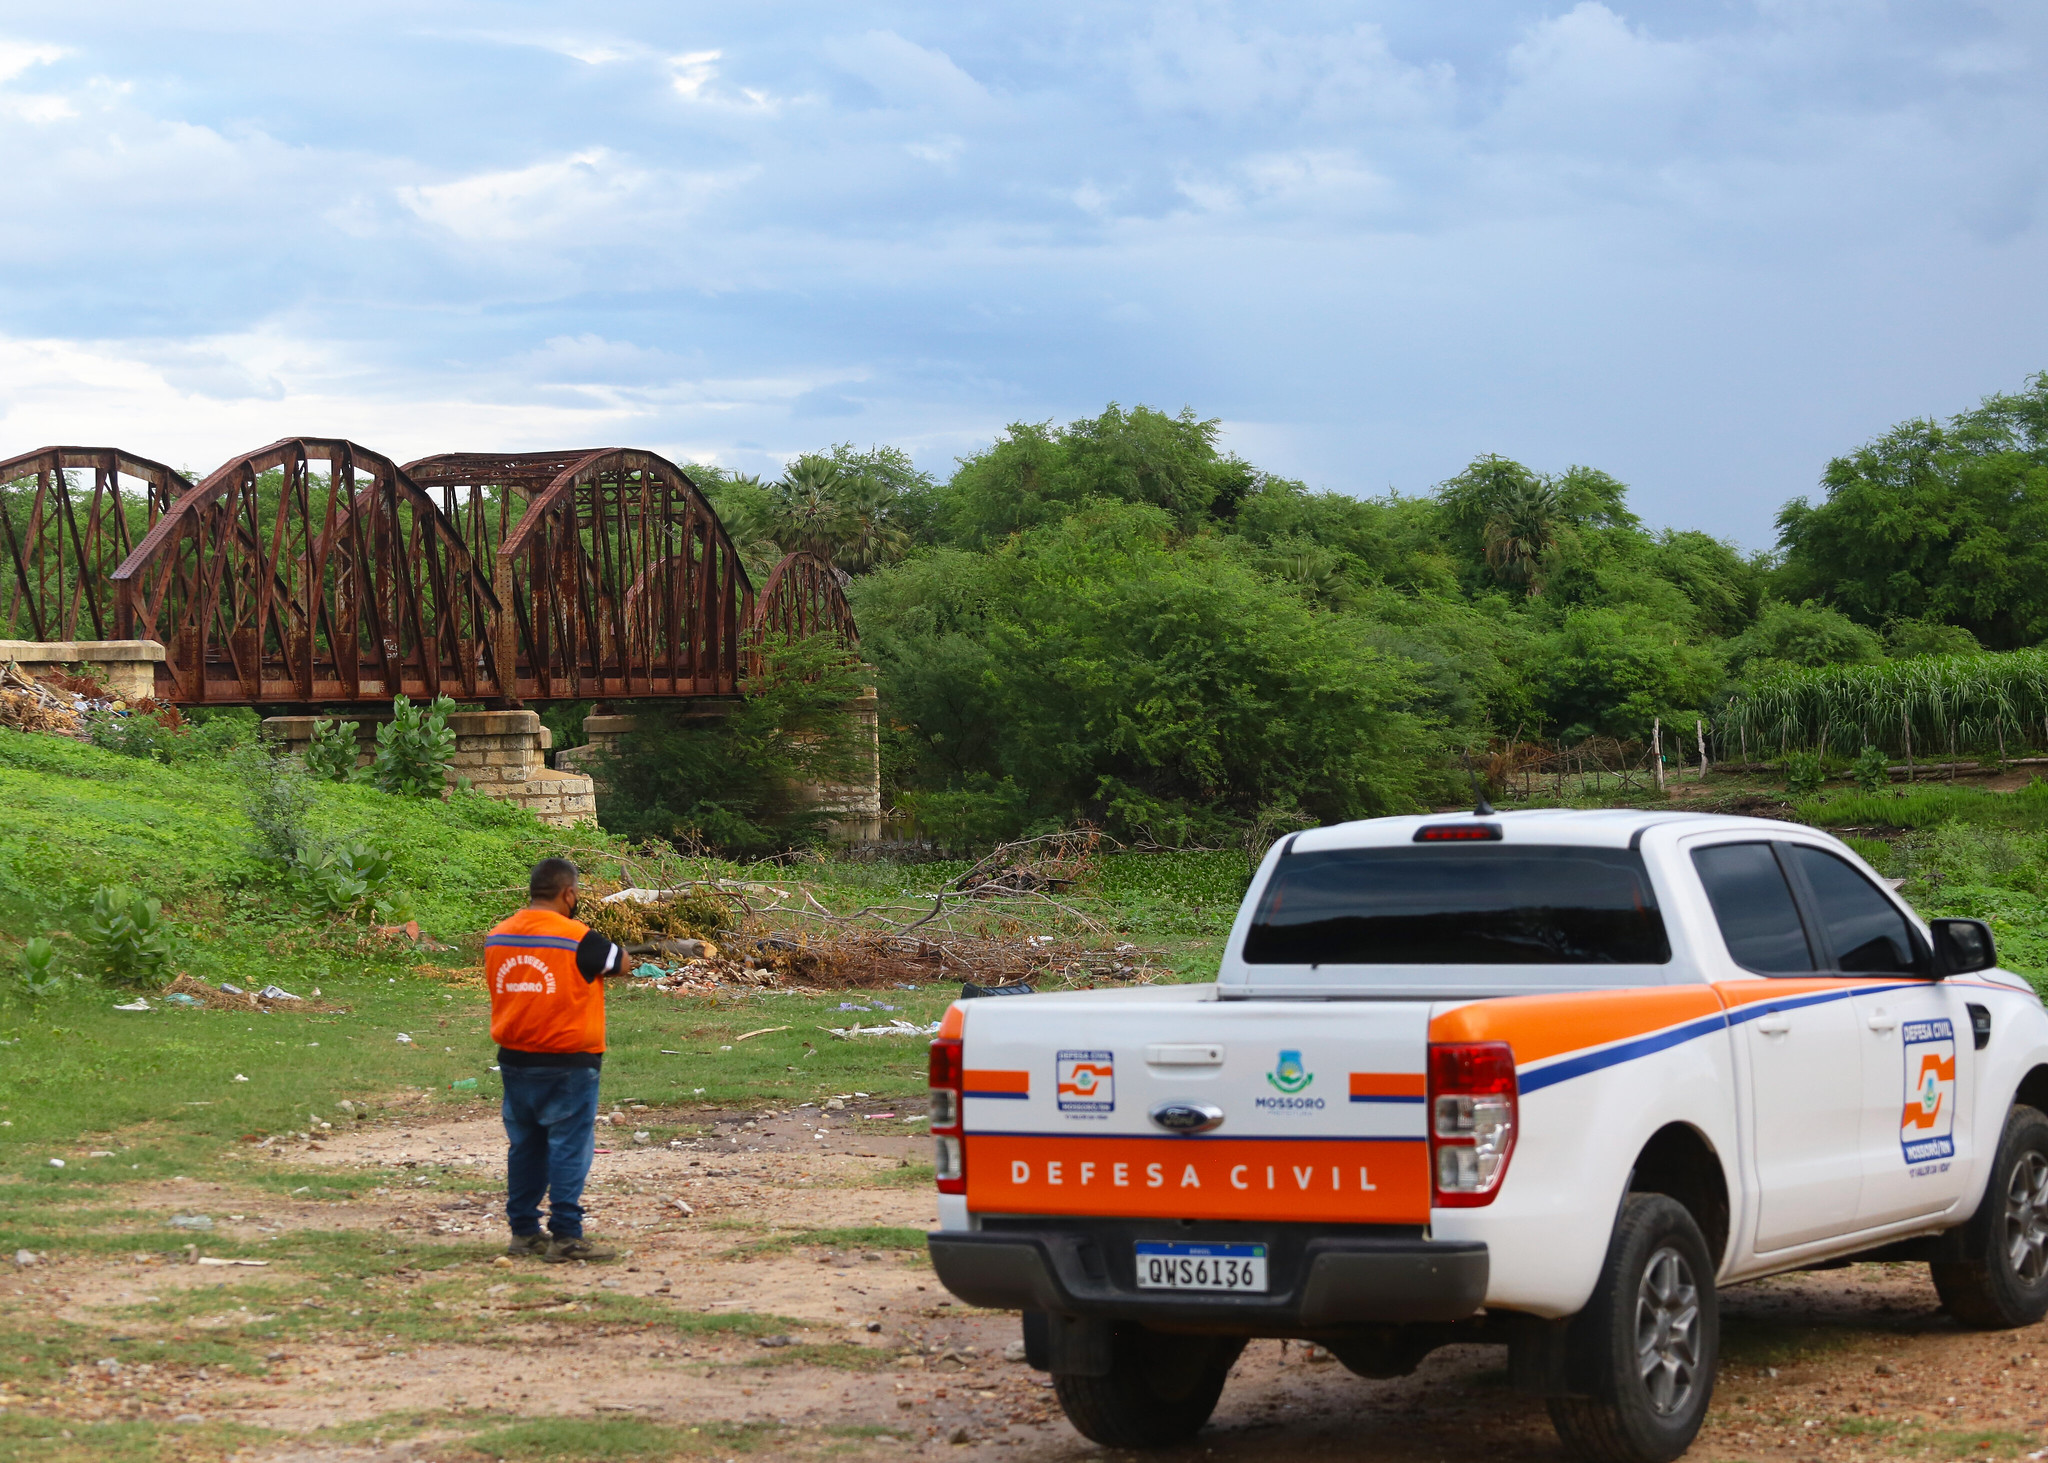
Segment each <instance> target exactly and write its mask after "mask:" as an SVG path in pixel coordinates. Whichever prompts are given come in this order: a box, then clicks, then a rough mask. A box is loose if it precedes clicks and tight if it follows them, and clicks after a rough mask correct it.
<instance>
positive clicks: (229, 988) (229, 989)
mask: <svg viewBox="0 0 2048 1463" xmlns="http://www.w3.org/2000/svg"><path fill="white" fill-rule="evenodd" d="M220 988H221V990H222V991H224V992H226V993H227V994H228V995H231V996H246V995H248V994H249V993H248V992H247V991H245V990H243V989H242V988H241V987H240V986H238V985H229V984H228V983H227V982H226V981H222V982H221V983H220Z"/></svg>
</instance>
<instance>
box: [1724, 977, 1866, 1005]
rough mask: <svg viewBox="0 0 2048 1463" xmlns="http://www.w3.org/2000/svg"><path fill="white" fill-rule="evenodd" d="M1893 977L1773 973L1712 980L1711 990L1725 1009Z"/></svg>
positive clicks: (1847, 988)
mask: <svg viewBox="0 0 2048 1463" xmlns="http://www.w3.org/2000/svg"><path fill="white" fill-rule="evenodd" d="M1898 983H1899V978H1898V977H1897V976H1895V975H1894V976H1870V977H1866V978H1863V979H1847V978H1844V977H1842V976H1839V975H1814V976H1783V975H1774V976H1768V977H1762V978H1759V979H1756V980H1723V981H1716V982H1715V983H1714V989H1715V990H1716V991H1717V992H1719V993H1720V996H1721V999H1722V1000H1723V1001H1725V1002H1726V1003H1727V1005H1728V1009H1729V1010H1731V1011H1732V1010H1734V1009H1735V1008H1736V1007H1737V1006H1749V1005H1754V1004H1755V1003H1756V1002H1758V1001H1782V1000H1785V999H1787V998H1788V997H1791V996H1814V995H1819V994H1821V993H1822V992H1824V991H1848V990H1855V989H1856V988H1857V987H1859V986H1880V985H1897V984H1898Z"/></svg>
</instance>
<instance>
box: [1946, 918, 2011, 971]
mask: <svg viewBox="0 0 2048 1463" xmlns="http://www.w3.org/2000/svg"><path fill="white" fill-rule="evenodd" d="M1929 928H1930V929H1932V930H1933V931H1934V969H1935V973H1936V974H1938V975H1968V974H1969V973H1970V972H1971V971H1973V970H1989V969H1990V968H1991V967H1992V966H1994V965H1996V964H1997V963H1998V951H1997V950H1996V948H1994V947H1993V945H1992V943H1991V926H1990V925H1987V924H1985V923H1984V921H1983V920H1981V919H1938V920H1934V921H1932V922H1931V923H1930V924H1929Z"/></svg>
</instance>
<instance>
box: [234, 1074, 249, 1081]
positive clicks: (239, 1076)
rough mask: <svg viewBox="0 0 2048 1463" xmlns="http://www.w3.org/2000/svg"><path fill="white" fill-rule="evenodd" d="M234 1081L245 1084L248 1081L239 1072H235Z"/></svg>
mask: <svg viewBox="0 0 2048 1463" xmlns="http://www.w3.org/2000/svg"><path fill="white" fill-rule="evenodd" d="M235 1080H236V1081H237V1082H247V1081H248V1080H249V1079H248V1078H247V1077H244V1076H243V1075H242V1074H241V1073H240V1072H237V1073H235Z"/></svg>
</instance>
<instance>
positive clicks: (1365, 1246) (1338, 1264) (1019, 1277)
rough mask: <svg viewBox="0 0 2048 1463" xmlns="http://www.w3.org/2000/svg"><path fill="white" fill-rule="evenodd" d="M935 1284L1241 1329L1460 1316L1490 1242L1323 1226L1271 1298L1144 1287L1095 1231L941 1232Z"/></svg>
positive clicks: (1032, 1306)
mask: <svg viewBox="0 0 2048 1463" xmlns="http://www.w3.org/2000/svg"><path fill="white" fill-rule="evenodd" d="M929 1243H930V1246H931V1255H932V1268H933V1269H934V1270H936V1271H937V1272H938V1277H939V1281H940V1283H941V1284H943V1285H944V1286H945V1287H946V1289H948V1290H950V1291H952V1292H953V1294H954V1295H957V1296H958V1297H960V1299H962V1300H964V1301H966V1302H967V1303H968V1304H969V1305H977V1306H987V1307H989V1308H991V1309H994V1310H1021V1311H1045V1312H1049V1313H1052V1314H1055V1315H1065V1316H1095V1317H1104V1318H1110V1319H1117V1320H1133V1321H1143V1322H1146V1323H1150V1324H1161V1325H1169V1326H1170V1325H1176V1324H1178V1325H1187V1326H1193V1327H1200V1328H1203V1329H1217V1330H1228V1331H1232V1332H1241V1333H1242V1334H1245V1335H1251V1336H1256V1335H1270V1336H1286V1335H1308V1334H1314V1333H1318V1332H1335V1331H1341V1330H1343V1329H1344V1328H1345V1327H1347V1326H1355V1325H1387V1324H1401V1323H1410V1322H1432V1321H1434V1322H1444V1321H1460V1320H1463V1319H1465V1318H1466V1317H1467V1316H1470V1315H1472V1314H1474V1313H1475V1312H1477V1311H1478V1310H1479V1308H1480V1306H1481V1305H1482V1304H1483V1303H1484V1301H1485V1299H1486V1281H1487V1253H1486V1246H1485V1245H1484V1244H1481V1243H1479V1242H1477V1241H1464V1242H1438V1241H1433V1240H1426V1239H1421V1238H1406V1237H1387V1238H1379V1237H1363V1236H1356V1235H1317V1236H1310V1237H1307V1238H1305V1239H1303V1240H1301V1242H1300V1243H1299V1245H1298V1246H1289V1247H1288V1248H1289V1249H1290V1250H1292V1251H1293V1255H1292V1260H1291V1263H1289V1264H1288V1265H1286V1266H1285V1267H1284V1273H1276V1274H1274V1275H1273V1276H1272V1281H1273V1285H1274V1289H1273V1291H1272V1293H1270V1294H1267V1295H1242V1294H1229V1295H1226V1294H1216V1293H1204V1292H1194V1293H1190V1292H1186V1291H1160V1290H1140V1289H1139V1288H1137V1286H1136V1284H1135V1283H1134V1282H1133V1281H1132V1279H1131V1277H1130V1275H1129V1274H1128V1273H1127V1271H1128V1268H1129V1267H1128V1266H1125V1265H1120V1264H1116V1263H1113V1262H1112V1261H1111V1260H1110V1258H1109V1256H1108V1255H1107V1254H1106V1253H1105V1250H1106V1249H1107V1248H1110V1247H1106V1246H1104V1245H1102V1244H1101V1243H1099V1240H1098V1236H1097V1235H1095V1234H1093V1233H1091V1232H1089V1231H1087V1230H1080V1231H1076V1230H1072V1229H1066V1228H1054V1227H1047V1228H1044V1229H1022V1228H1008V1227H1005V1228H1003V1229H1000V1230H972V1231H963V1230H940V1231H936V1232H934V1233H933V1234H932V1235H931V1236H929Z"/></svg>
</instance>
